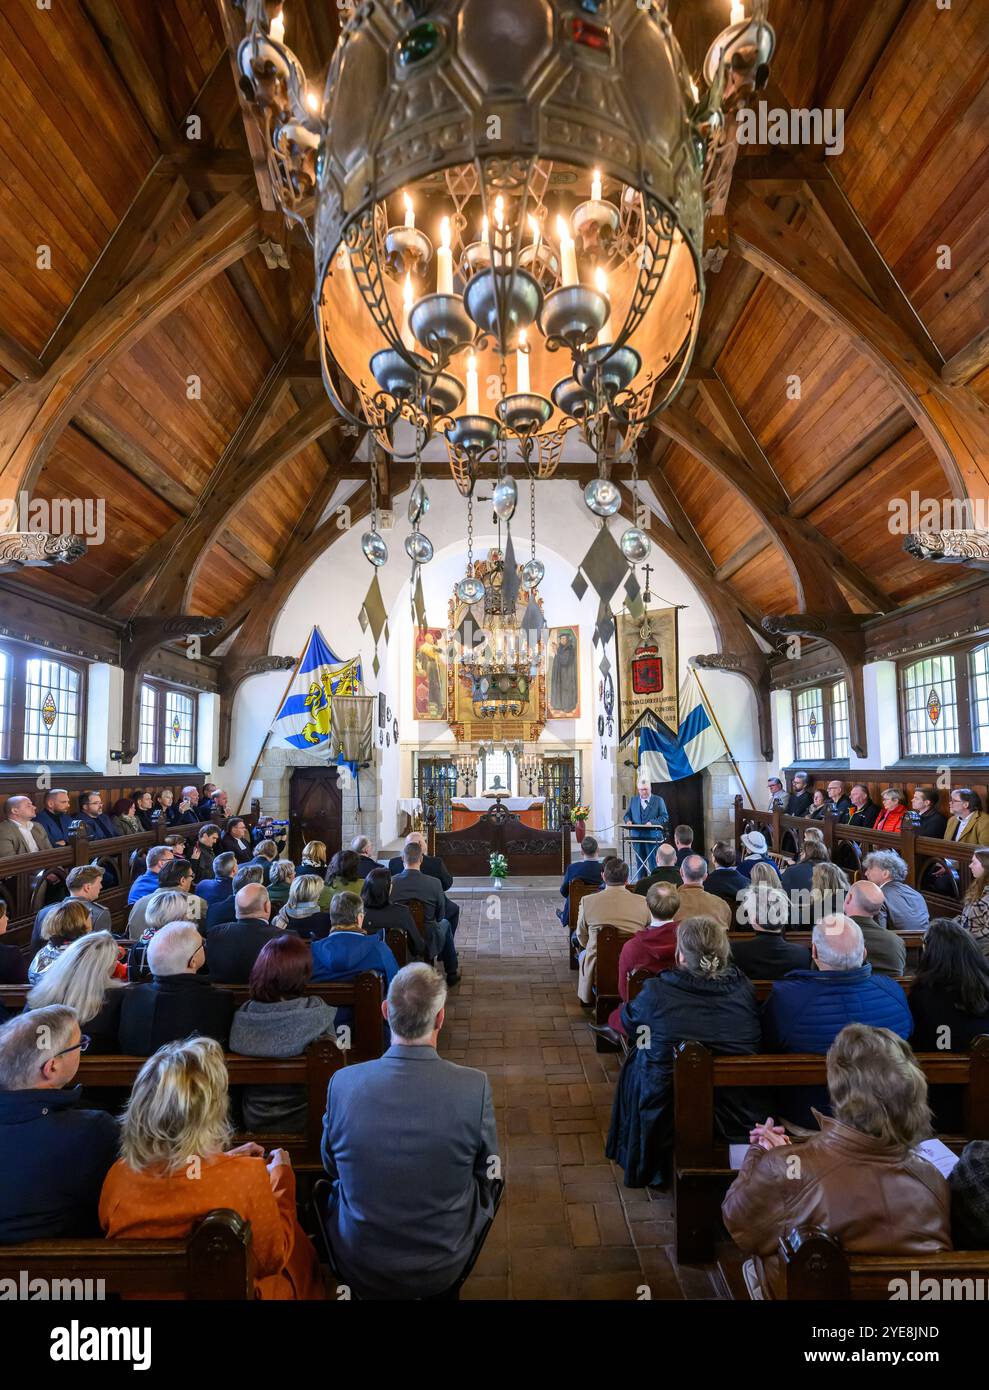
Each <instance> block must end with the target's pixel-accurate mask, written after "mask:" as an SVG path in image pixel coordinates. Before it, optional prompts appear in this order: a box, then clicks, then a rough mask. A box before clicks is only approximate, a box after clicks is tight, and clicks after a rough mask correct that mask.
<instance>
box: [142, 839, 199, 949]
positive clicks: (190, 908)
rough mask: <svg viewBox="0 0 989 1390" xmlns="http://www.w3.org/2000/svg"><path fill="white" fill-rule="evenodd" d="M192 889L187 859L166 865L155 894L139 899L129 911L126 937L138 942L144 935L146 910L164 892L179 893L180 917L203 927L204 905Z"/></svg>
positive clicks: (190, 866)
mask: <svg viewBox="0 0 989 1390" xmlns="http://www.w3.org/2000/svg"><path fill="white" fill-rule="evenodd" d="M192 889H193V872H192V865H191V864H190V863H189V861H188V859H173V860H172V862H171V863H170V864H166V865H165V867H164V868H163V869H162V871H161V873H160V874H159V875H158V887H157V888H156V889H155V892H154V893H149V894H147V895H146V896H145V897H143V898H141V899H140V900H139V901H138V902H136V903H135V904H134V906H133V907H132V908H131V910H130V916H129V917H128V918H127V935H128V936H129V937H130V939H131V940H132V941H140V940H141V939H142V937H143V936H144V935H145V932H146V930H147V926H148V919H147V913H148V908H149V906H150V905H151V903H152V901H153V900H154V898H155V897H156V895H157V894H158V893H161V892H164V891H171V892H176V893H181V894H182V896H183V897H184V898H185V909H184V911H183V913H182V916H183V917H184V918H185V920H186V921H187V922H195V923H196V925H197V926H202V927H205V925H206V904H205V903H204V902H203V900H202V898H201V897H199V895H198V894H197V893H194V892H193V891H192Z"/></svg>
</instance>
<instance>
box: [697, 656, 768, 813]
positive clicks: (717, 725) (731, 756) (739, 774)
mask: <svg viewBox="0 0 989 1390" xmlns="http://www.w3.org/2000/svg"><path fill="white" fill-rule="evenodd" d="M690 669H691V671H693V673H694V679H695V680H696V682H697V689H698V690H699V691H700V692H701V699H702V700H703V701H704V708H705V709H706V710H707V712H708V714H709V715H710V716H711V718H712V719H713V720H714V727H715V728H716V729H717V731H718V734H719V736H720V738H721V742H722V743H723V744H724V745H725V751H726V752H727V754H728V759H729V761H730V762H731V765H732V767H733V768H734V769H735V776H736V777H737V778H738V780H739V781H740V782H741V784H742V791H743V792H744V793H745V795H746V796H747V797H748V798H749V805H750V806H752V807H754V806H755V802H754V801H753V800H752V793H751V792H750V791H749V789H748V787H747V786H746V785H745V778H744V777H743V776H742V770H741V768H740V767H739V765H738V762H737V760H736V758H735V754H734V753H733V752H732V751H731V745H730V744H729V742H728V740H727V739H726V738H725V731H724V729H722V727H721V724H720V723H719V721H718V716H717V715H716V714H715V712H714V707H713V706H712V704H711V701H710V700H709V699H708V698H707V691H706V690H705V689H704V687H703V685H702V684H701V678H700V676H699V675H698V674H697V667H696V666H691V668H690Z"/></svg>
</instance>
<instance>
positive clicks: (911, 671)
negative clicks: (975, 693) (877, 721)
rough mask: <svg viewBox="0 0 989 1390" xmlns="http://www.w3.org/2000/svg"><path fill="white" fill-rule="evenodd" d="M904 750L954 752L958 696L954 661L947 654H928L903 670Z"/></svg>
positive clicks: (956, 749)
mask: <svg viewBox="0 0 989 1390" xmlns="http://www.w3.org/2000/svg"><path fill="white" fill-rule="evenodd" d="M902 686H903V715H904V722H905V725H906V727H905V729H904V731H903V732H904V740H905V743H906V748H905V750H904V751H905V752H906V753H908V754H918V753H921V754H932V753H957V752H958V699H957V693H956V689H955V661H954V657H951V656H929V657H925V658H924V659H923V660H922V661H915V662H913V663H912V664H911V665H910V666H907V667H906V668H905V669H904V671H903V677H902Z"/></svg>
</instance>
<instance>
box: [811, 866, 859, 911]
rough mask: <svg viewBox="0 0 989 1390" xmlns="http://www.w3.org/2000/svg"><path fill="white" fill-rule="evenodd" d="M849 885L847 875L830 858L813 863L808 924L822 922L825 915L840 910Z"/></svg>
mask: <svg viewBox="0 0 989 1390" xmlns="http://www.w3.org/2000/svg"><path fill="white" fill-rule="evenodd" d="M851 886H852V885H851V884H850V883H849V881H848V875H847V874H846V873H845V871H844V869H841V868H839V867H838V865H837V864H833V863H831V861H830V860H825V861H824V863H822V864H815V865H814V872H813V873H812V874H811V878H810V914H811V915H810V922H809V925H811V926H813V924H814V923H815V922H823V921H824V919H825V917H834V916H835V915H836V914H837V913H839V912H842V911H843V910H844V906H845V898H846V896H847V894H848V890H849V888H851Z"/></svg>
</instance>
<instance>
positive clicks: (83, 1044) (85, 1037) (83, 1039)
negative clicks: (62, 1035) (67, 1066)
mask: <svg viewBox="0 0 989 1390" xmlns="http://www.w3.org/2000/svg"><path fill="white" fill-rule="evenodd" d="M92 1041H93V1040H92V1038H91V1037H90V1036H89V1034H88V1033H80V1035H79V1041H78V1042H77V1043H73V1044H72V1046H71V1047H63V1048H62V1050H61V1052H56V1053H55V1056H56V1057H64V1056H65V1054H66V1053H67V1052H75V1050H76V1048H78V1049H79V1051H80V1052H85V1051H86V1049H87V1048H88V1047H89V1044H90V1043H91V1042H92Z"/></svg>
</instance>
